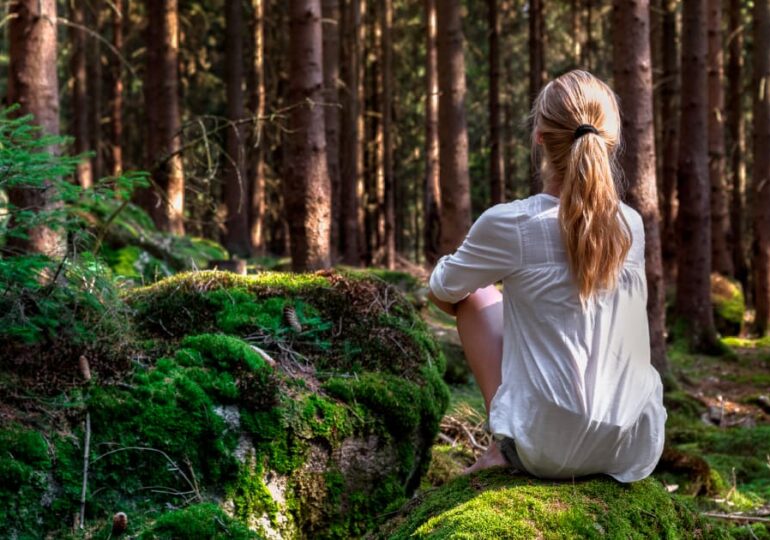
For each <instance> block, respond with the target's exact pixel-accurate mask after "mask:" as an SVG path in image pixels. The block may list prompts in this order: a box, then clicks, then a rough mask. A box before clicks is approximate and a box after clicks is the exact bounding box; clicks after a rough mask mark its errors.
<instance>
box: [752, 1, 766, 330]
mask: <svg viewBox="0 0 770 540" xmlns="http://www.w3.org/2000/svg"><path fill="white" fill-rule="evenodd" d="M751 94H752V95H753V96H754V109H753V110H754V141H753V142H754V170H753V175H752V176H753V186H752V188H753V189H752V191H753V193H752V199H753V205H754V210H753V215H754V249H753V252H754V253H753V261H752V267H753V275H754V307H755V309H756V318H755V320H754V332H756V333H757V334H758V335H760V336H763V335H765V334H767V332H768V328H769V327H770V152H769V151H768V150H769V149H770V4H768V2H767V0H765V1H761V0H756V1H755V2H754V80H753V83H752V92H751Z"/></svg>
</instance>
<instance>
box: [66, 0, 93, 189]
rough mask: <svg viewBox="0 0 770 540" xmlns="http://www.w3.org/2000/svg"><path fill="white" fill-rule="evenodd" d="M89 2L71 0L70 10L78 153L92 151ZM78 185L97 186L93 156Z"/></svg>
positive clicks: (79, 175)
mask: <svg viewBox="0 0 770 540" xmlns="http://www.w3.org/2000/svg"><path fill="white" fill-rule="evenodd" d="M85 8H86V6H85V3H84V2H78V1H76V0H70V2H69V11H70V19H71V22H72V25H71V26H70V27H69V34H70V41H71V43H72V52H71V53H70V54H71V56H70V72H71V74H72V135H73V137H74V138H75V152H76V153H77V154H83V153H85V152H88V149H89V143H90V137H89V133H88V103H89V97H88V78H87V75H86V31H85V28H86V14H85ZM77 179H78V184H80V185H81V186H82V187H84V188H88V187H91V186H92V185H93V182H94V180H93V169H92V167H91V158H84V159H83V160H82V161H81V162H80V163H78V168H77Z"/></svg>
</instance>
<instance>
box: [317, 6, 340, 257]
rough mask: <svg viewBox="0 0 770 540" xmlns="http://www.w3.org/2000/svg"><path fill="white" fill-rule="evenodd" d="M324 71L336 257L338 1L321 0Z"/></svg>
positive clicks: (337, 207) (337, 215) (338, 117)
mask: <svg viewBox="0 0 770 540" xmlns="http://www.w3.org/2000/svg"><path fill="white" fill-rule="evenodd" d="M321 8H322V10H323V62H324V65H323V70H324V115H325V118H324V122H325V125H326V162H327V166H328V168H329V181H330V182H331V186H332V221H331V249H332V254H333V255H335V256H336V252H337V247H338V246H339V222H340V144H339V137H340V112H339V91H338V89H337V88H338V86H337V85H338V81H339V78H340V73H339V72H340V68H339V66H340V28H339V23H340V4H339V0H323V1H322V6H321Z"/></svg>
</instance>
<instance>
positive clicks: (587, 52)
mask: <svg viewBox="0 0 770 540" xmlns="http://www.w3.org/2000/svg"><path fill="white" fill-rule="evenodd" d="M585 4H586V43H585V45H584V46H583V61H582V64H583V68H584V69H587V70H589V71H590V70H591V69H593V67H592V63H591V60H592V59H593V49H594V36H593V22H594V14H593V7H594V4H593V0H585Z"/></svg>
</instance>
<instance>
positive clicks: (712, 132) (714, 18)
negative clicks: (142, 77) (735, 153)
mask: <svg viewBox="0 0 770 540" xmlns="http://www.w3.org/2000/svg"><path fill="white" fill-rule="evenodd" d="M723 79H724V55H723V53H722V0H708V98H709V100H708V101H709V119H708V145H709V183H710V184H711V266H712V271H714V272H719V273H720V274H723V275H726V276H732V275H733V260H732V254H731V253H730V249H729V248H728V246H729V245H730V242H731V239H730V237H729V235H730V220H729V214H728V211H727V193H726V188H725V128H724V91H723V89H722V84H723Z"/></svg>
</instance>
